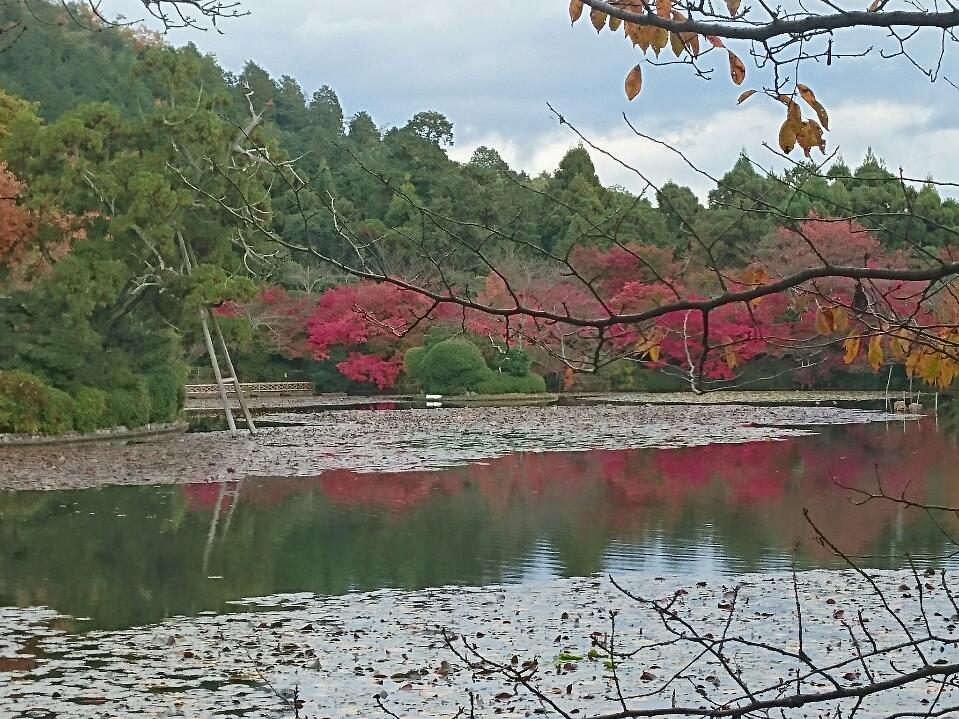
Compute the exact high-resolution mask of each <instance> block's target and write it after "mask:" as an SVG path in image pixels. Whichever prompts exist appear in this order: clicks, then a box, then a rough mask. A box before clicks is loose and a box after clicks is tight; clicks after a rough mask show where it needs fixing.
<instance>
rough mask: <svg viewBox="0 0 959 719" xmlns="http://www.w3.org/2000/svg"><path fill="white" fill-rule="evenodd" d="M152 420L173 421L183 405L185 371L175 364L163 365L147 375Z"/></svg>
mask: <svg viewBox="0 0 959 719" xmlns="http://www.w3.org/2000/svg"><path fill="white" fill-rule="evenodd" d="M147 387H148V389H149V393H150V420H149V421H150V422H173V421H174V420H176V418H177V416H178V415H179V414H180V409H181V408H182V407H183V399H182V394H183V373H182V372H181V371H180V370H179V369H178V368H177V367H175V366H173V365H167V366H165V367H161V368H160V369H159V370H157V371H155V372H153V373H152V374H151V375H149V376H148V377H147Z"/></svg>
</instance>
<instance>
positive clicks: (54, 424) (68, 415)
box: [41, 387, 77, 434]
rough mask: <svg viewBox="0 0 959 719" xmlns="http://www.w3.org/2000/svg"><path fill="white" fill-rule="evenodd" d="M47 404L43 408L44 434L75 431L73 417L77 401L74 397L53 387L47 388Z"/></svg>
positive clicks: (42, 430)
mask: <svg viewBox="0 0 959 719" xmlns="http://www.w3.org/2000/svg"><path fill="white" fill-rule="evenodd" d="M47 391H48V392H49V395H48V397H47V405H46V407H44V408H43V427H42V428H41V432H43V434H63V433H64V432H72V431H73V417H74V415H75V414H76V411H77V403H76V402H75V401H74V400H73V397H71V396H70V395H68V394H67V393H66V392H63V391H62V390H59V389H53V388H52V387H51V388H49V389H48V390H47Z"/></svg>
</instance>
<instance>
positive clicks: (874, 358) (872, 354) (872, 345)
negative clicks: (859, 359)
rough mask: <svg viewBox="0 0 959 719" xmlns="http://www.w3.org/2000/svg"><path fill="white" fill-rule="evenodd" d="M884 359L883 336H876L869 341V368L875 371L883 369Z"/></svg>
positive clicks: (867, 355) (867, 356) (867, 357)
mask: <svg viewBox="0 0 959 719" xmlns="http://www.w3.org/2000/svg"><path fill="white" fill-rule="evenodd" d="M883 359H884V356H883V352H882V336H881V335H876V336H874V337H871V338H870V339H869V349H868V350H867V351H866V361H867V362H869V366H870V367H872V369H873V370H874V371H875V370H878V369H879V368H880V367H882V361H883Z"/></svg>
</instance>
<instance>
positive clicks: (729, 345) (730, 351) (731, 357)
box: [723, 337, 739, 369]
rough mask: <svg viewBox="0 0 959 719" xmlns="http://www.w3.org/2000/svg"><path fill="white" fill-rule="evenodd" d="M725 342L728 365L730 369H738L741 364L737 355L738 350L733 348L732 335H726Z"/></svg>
mask: <svg viewBox="0 0 959 719" xmlns="http://www.w3.org/2000/svg"><path fill="white" fill-rule="evenodd" d="M723 342H724V343H725V345H726V346H725V348H724V351H725V354H726V366H727V367H729V369H736V367H737V366H738V365H739V357H737V356H736V350H735V349H734V348H733V340H732V338H731V337H726V338H724V339H723Z"/></svg>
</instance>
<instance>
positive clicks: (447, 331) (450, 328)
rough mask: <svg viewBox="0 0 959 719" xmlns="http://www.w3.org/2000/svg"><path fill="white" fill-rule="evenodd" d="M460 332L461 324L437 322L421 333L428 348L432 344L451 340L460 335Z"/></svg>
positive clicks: (461, 332)
mask: <svg viewBox="0 0 959 719" xmlns="http://www.w3.org/2000/svg"><path fill="white" fill-rule="evenodd" d="M462 334H463V327H462V325H457V324H454V323H452V322H437V323H436V324H435V325H433V326H432V327H430V328H429V329H428V330H426V333H425V334H424V335H423V344H424V345H426V348H427V349H429V348H430V347H432V346H433V345H437V344H439V343H440V342H445V341H446V340H451V339H453V338H454V337H460V336H462Z"/></svg>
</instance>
